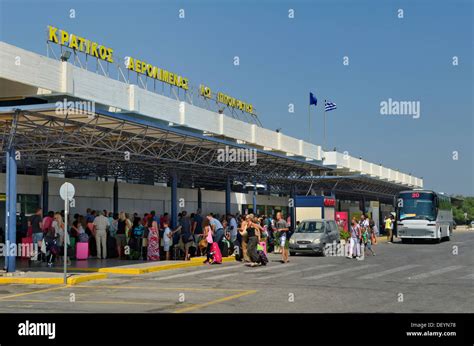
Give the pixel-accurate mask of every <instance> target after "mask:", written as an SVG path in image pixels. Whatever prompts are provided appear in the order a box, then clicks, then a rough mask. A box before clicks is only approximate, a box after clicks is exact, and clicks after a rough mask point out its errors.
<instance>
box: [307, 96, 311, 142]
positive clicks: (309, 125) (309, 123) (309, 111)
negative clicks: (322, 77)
mask: <svg viewBox="0 0 474 346" xmlns="http://www.w3.org/2000/svg"><path fill="white" fill-rule="evenodd" d="M308 129H309V136H308V138H309V140H308V142H309V143H311V99H310V101H309V106H308Z"/></svg>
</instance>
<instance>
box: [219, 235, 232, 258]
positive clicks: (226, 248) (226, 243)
mask: <svg viewBox="0 0 474 346" xmlns="http://www.w3.org/2000/svg"><path fill="white" fill-rule="evenodd" d="M229 245H230V242H229V241H228V240H227V239H224V240H223V241H222V244H221V248H222V257H229Z"/></svg>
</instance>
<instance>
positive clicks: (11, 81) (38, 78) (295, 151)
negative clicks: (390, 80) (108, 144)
mask: <svg viewBox="0 0 474 346" xmlns="http://www.w3.org/2000/svg"><path fill="white" fill-rule="evenodd" d="M18 57H19V58H20V63H18ZM18 95H22V96H37V97H39V96H48V95H49V96H54V95H69V96H71V97H74V98H78V99H83V100H87V101H93V102H95V103H97V104H101V105H105V106H107V107H109V110H110V111H112V110H115V109H119V110H120V111H122V112H127V113H136V114H141V115H143V116H147V117H150V118H154V119H159V120H162V121H166V122H169V123H173V124H175V125H180V126H185V127H188V128H190V129H193V130H196V131H200V132H202V133H206V134H211V135H216V136H219V137H225V138H226V139H229V140H233V141H236V142H238V143H245V144H246V145H248V146H253V147H256V148H261V149H264V150H268V151H275V152H279V153H283V154H285V155H287V156H297V157H302V158H304V159H306V160H307V161H322V164H323V165H324V166H328V167H329V168H332V169H334V170H335V172H336V173H338V174H340V175H346V176H347V175H366V176H367V177H371V178H374V179H379V180H383V181H388V182H392V183H395V184H399V185H403V186H407V187H410V188H421V187H423V179H421V178H417V177H414V176H412V175H410V174H406V173H402V172H399V171H396V170H393V169H390V168H387V167H384V166H382V165H380V164H375V163H370V162H367V161H364V160H362V159H359V158H355V157H352V156H349V155H346V154H343V153H339V152H335V151H329V152H323V150H322V148H321V146H319V145H315V144H311V143H308V142H305V141H303V140H301V139H298V138H294V137H290V136H287V135H284V134H283V133H277V132H275V131H274V130H269V129H265V128H262V127H259V126H257V125H255V124H249V123H247V122H244V121H241V120H237V119H234V118H232V117H229V116H227V115H225V114H219V113H216V112H214V111H210V110H206V109H203V108H200V107H197V106H194V105H192V104H190V103H187V102H182V101H179V100H175V99H172V98H169V97H166V96H163V95H160V94H157V93H155V92H152V91H148V90H145V89H142V88H140V87H139V86H137V85H133V84H128V83H125V82H121V81H118V80H114V79H111V78H108V77H106V76H103V75H100V74H97V73H94V72H91V71H87V70H85V69H83V68H81V67H78V66H74V65H72V64H71V63H67V62H63V61H58V60H55V59H51V58H48V57H45V56H42V55H40V54H37V53H33V52H30V51H27V50H24V49H21V48H19V47H16V46H13V45H10V44H7V43H5V42H1V41H0V97H1V98H8V97H16V96H18ZM183 104H184V106H183Z"/></svg>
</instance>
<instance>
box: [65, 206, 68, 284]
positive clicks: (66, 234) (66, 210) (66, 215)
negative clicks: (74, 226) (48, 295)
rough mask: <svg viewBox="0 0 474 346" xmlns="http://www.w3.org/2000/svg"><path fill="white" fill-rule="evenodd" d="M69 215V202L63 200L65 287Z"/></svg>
mask: <svg viewBox="0 0 474 346" xmlns="http://www.w3.org/2000/svg"><path fill="white" fill-rule="evenodd" d="M68 214H69V200H68V199H67V198H66V199H65V200H64V284H65V285H67V240H68V233H67V218H68Z"/></svg>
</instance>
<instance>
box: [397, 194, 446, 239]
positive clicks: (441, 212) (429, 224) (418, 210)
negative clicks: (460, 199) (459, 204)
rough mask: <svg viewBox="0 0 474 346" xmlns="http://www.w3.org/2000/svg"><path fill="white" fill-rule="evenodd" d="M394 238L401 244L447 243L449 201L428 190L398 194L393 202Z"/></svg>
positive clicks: (443, 196) (442, 195)
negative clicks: (424, 240)
mask: <svg viewBox="0 0 474 346" xmlns="http://www.w3.org/2000/svg"><path fill="white" fill-rule="evenodd" d="M396 212H397V214H396V215H397V224H396V227H397V234H398V237H399V238H401V239H402V242H407V241H408V240H413V239H432V240H434V241H436V242H438V243H439V242H441V239H443V238H444V239H446V240H449V237H450V236H451V234H452V231H453V225H454V219H453V210H452V207H451V198H450V197H449V196H446V195H444V194H442V193H436V192H434V191H430V190H422V189H415V190H410V191H401V192H400V193H399V194H398V196H397V201H396Z"/></svg>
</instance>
